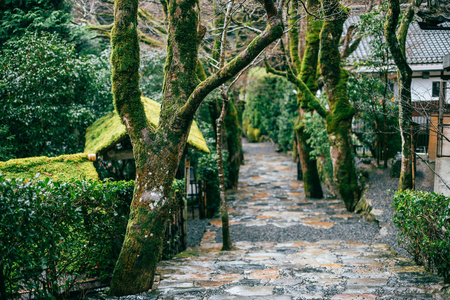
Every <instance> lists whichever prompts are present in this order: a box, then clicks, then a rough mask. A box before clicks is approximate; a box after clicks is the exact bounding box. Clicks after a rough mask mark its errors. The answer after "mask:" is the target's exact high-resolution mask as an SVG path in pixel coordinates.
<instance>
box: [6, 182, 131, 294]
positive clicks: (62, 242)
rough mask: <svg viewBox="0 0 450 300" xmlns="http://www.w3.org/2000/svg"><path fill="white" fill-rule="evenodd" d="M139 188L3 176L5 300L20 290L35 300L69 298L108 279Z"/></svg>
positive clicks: (122, 183)
mask: <svg viewBox="0 0 450 300" xmlns="http://www.w3.org/2000/svg"><path fill="white" fill-rule="evenodd" d="M133 186H134V183H133V182H106V183H101V182H99V181H75V182H53V181H52V180H49V179H46V180H45V181H40V180H36V181H33V180H23V179H15V180H11V179H6V178H5V177H3V176H1V175H0V253H2V255H1V257H0V272H1V274H0V296H1V297H0V298H4V297H6V298H12V297H17V295H18V294H17V293H18V291H19V290H25V291H29V293H30V298H55V297H56V298H64V297H65V296H67V293H68V292H69V291H70V290H71V289H73V286H74V284H75V282H76V281H77V280H82V279H84V278H98V279H100V280H108V279H109V278H110V276H111V274H112V271H113V268H114V265H115V262H116V260H117V257H118V255H119V253H120V249H121V246H122V242H123V237H124V233H125V228H126V224H127V220H128V213H129V203H130V202H131V199H132V194H133ZM61 283H62V284H61Z"/></svg>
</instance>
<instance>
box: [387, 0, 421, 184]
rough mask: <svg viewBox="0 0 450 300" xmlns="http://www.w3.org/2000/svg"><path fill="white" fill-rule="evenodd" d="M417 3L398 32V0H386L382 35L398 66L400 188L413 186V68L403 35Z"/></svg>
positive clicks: (405, 17) (407, 14)
mask: <svg viewBox="0 0 450 300" xmlns="http://www.w3.org/2000/svg"><path fill="white" fill-rule="evenodd" d="M418 5H420V1H417V0H412V1H411V3H410V5H409V7H408V8H407V10H406V12H405V13H404V15H403V18H402V21H401V23H400V28H399V31H398V33H396V32H397V30H396V29H397V25H398V19H399V15H400V3H399V1H398V0H389V9H388V13H387V15H386V23H385V28H384V35H385V37H386V41H387V44H388V46H389V51H390V52H391V54H392V57H393V59H394V62H395V65H396V66H397V68H398V73H397V74H398V75H397V77H398V86H399V90H400V93H399V94H400V95H399V96H400V107H399V124H400V134H401V137H402V167H401V172H400V180H399V185H398V188H399V190H406V189H414V181H413V162H414V155H415V153H414V145H413V136H412V133H413V130H412V124H411V120H412V111H411V82H412V70H411V68H410V67H409V65H408V63H407V61H406V54H405V48H406V35H407V34H408V28H409V25H410V24H411V22H412V20H413V17H414V6H418Z"/></svg>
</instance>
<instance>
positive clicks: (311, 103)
mask: <svg viewBox="0 0 450 300" xmlns="http://www.w3.org/2000/svg"><path fill="white" fill-rule="evenodd" d="M308 5H309V6H308V9H310V10H311V11H313V10H314V8H315V7H317V6H318V5H319V3H318V2H316V1H315V0H312V1H311V0H310V1H309V2H308ZM316 9H317V8H316ZM320 9H321V12H322V15H323V16H324V20H323V21H322V22H317V21H316V22H311V21H312V20H310V23H309V24H308V26H307V32H306V46H305V54H304V56H303V62H302V63H301V62H300V61H299V59H298V53H296V49H297V47H296V44H297V42H296V40H295V36H294V37H291V36H290V46H289V50H290V55H291V60H292V62H293V66H288V67H287V68H286V71H285V72H280V71H277V70H275V69H273V68H272V67H270V66H269V65H268V64H266V66H267V69H268V71H269V72H271V73H274V74H277V75H280V76H286V77H287V78H288V80H289V81H291V82H292V83H293V84H294V85H295V86H296V87H297V89H298V90H299V95H301V97H300V99H299V106H300V111H301V112H302V110H303V111H304V110H314V111H315V112H316V113H318V114H319V115H320V116H321V117H323V118H324V119H325V122H326V126H327V135H328V141H329V143H330V155H331V161H332V164H333V178H334V180H335V183H336V186H337V189H338V192H339V195H340V197H341V199H342V200H343V201H344V203H345V206H346V208H347V210H348V211H354V210H355V208H356V204H357V203H358V201H359V198H360V195H361V188H360V187H359V185H358V178H357V175H356V170H355V164H354V160H353V155H352V145H351V140H350V136H351V125H352V120H353V116H354V114H355V108H354V107H353V105H352V104H351V103H350V101H349V100H348V96H347V79H348V72H347V71H346V70H345V69H344V68H342V66H341V53H340V52H339V45H340V39H341V36H342V32H343V25H344V22H345V20H346V19H347V17H348V13H349V11H348V8H346V7H344V6H342V5H341V4H340V3H339V1H338V0H322V1H321V3H320ZM292 11H293V10H292V6H291V12H292ZM317 60H318V65H319V69H320V74H321V76H322V77H323V82H324V90H325V94H326V96H327V103H328V109H327V108H325V107H324V106H322V104H321V103H320V102H319V100H318V99H317V98H316V96H315V92H316V91H317V83H316V82H315V81H316V66H317ZM296 70H300V71H296ZM301 126H302V120H301V118H300V122H299V123H298V124H297V125H296V131H297V136H299V135H298V133H299V132H300V130H301ZM300 138H301V136H300ZM299 144H302V143H300V142H299ZM304 144H306V141H305V142H304ZM307 146H308V145H307V144H306V147H307ZM305 149H307V148H305ZM303 151H304V150H303Z"/></svg>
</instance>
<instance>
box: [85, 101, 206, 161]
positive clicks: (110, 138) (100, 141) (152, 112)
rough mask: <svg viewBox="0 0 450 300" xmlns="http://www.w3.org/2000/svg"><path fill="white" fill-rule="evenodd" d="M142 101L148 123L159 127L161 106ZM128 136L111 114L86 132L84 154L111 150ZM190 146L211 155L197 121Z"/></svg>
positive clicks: (193, 127) (190, 133) (190, 138)
mask: <svg viewBox="0 0 450 300" xmlns="http://www.w3.org/2000/svg"><path fill="white" fill-rule="evenodd" d="M141 99H142V103H143V104H144V108H145V114H146V116H147V119H148V122H149V123H150V124H151V126H153V127H157V126H158V124H159V114H160V110H161V104H159V103H157V102H155V101H153V100H151V99H149V98H146V97H142V98H141ZM126 136H127V132H126V129H125V125H123V124H122V122H121V121H120V118H119V116H118V115H117V113H116V112H115V111H114V112H111V113H109V114H108V115H106V116H104V117H103V118H100V119H98V120H97V121H95V122H94V124H92V125H91V126H90V127H89V128H88V129H87V130H86V144H85V149H84V152H86V153H99V152H101V151H103V150H105V149H107V148H109V147H110V146H111V145H113V144H115V143H117V142H119V141H120V140H122V139H123V138H125V137H126ZM188 144H189V146H191V147H192V148H194V149H196V150H198V151H202V152H205V153H209V149H208V146H207V145H206V141H205V139H204V137H203V134H202V133H201V131H200V130H199V129H198V126H197V123H195V121H194V122H193V123H192V126H191V131H190V132H189V137H188Z"/></svg>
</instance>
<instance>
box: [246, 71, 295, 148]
mask: <svg viewBox="0 0 450 300" xmlns="http://www.w3.org/2000/svg"><path fill="white" fill-rule="evenodd" d="M247 81H248V86H247V90H246V93H245V99H246V104H245V110H244V114H243V124H244V125H243V126H244V128H243V131H244V134H245V135H246V136H247V138H248V139H249V141H255V142H256V141H258V140H260V139H261V136H268V137H269V138H270V139H271V140H272V141H273V142H275V143H276V144H278V145H280V146H281V147H282V149H283V150H285V151H286V150H288V149H292V141H293V140H294V133H293V130H292V128H293V127H294V124H295V120H296V117H297V113H296V111H297V108H298V106H297V100H296V96H295V94H294V90H295V89H294V87H293V85H292V84H291V83H290V82H288V81H287V79H285V78H284V77H280V76H276V75H273V74H268V73H266V71H265V69H264V68H252V69H251V70H250V71H249V74H248V78H247Z"/></svg>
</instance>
